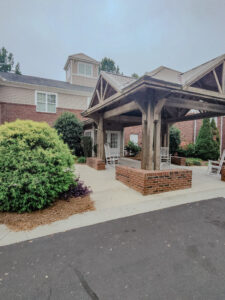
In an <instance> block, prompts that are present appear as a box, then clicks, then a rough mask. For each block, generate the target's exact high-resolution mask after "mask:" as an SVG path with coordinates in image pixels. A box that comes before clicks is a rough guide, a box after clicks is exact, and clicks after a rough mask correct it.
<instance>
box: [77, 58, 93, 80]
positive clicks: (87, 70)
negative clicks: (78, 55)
mask: <svg viewBox="0 0 225 300" xmlns="http://www.w3.org/2000/svg"><path fill="white" fill-rule="evenodd" d="M78 74H79V75H82V76H87V77H92V76H93V66H92V65H91V64H87V63H83V62H78Z"/></svg>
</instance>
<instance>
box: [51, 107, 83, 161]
mask: <svg viewBox="0 0 225 300" xmlns="http://www.w3.org/2000/svg"><path fill="white" fill-rule="evenodd" d="M54 127H55V129H56V130H57V132H58V134H59V135H61V137H62V139H63V141H64V142H65V143H66V144H68V146H69V148H70V149H71V150H72V152H73V153H74V154H75V155H77V156H80V155H82V154H83V151H82V147H81V136H82V134H83V126H82V124H81V122H80V121H79V120H78V119H77V118H76V116H75V115H74V114H73V113H71V112H64V113H62V114H61V116H60V117H59V118H58V119H57V120H56V122H55V124H54Z"/></svg>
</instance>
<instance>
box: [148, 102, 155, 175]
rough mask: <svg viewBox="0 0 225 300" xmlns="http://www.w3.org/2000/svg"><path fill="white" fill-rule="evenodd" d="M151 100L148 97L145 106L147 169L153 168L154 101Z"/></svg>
mask: <svg viewBox="0 0 225 300" xmlns="http://www.w3.org/2000/svg"><path fill="white" fill-rule="evenodd" d="M151 100H153V99H149V101H148V106H147V146H146V151H147V155H146V157H147V161H146V169H147V170H153V137H154V103H153V101H151Z"/></svg>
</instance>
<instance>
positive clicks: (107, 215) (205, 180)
mask: <svg viewBox="0 0 225 300" xmlns="http://www.w3.org/2000/svg"><path fill="white" fill-rule="evenodd" d="M121 163H123V164H126V165H130V166H134V167H138V164H139V162H137V161H132V160H129V159H128V160H127V159H126V160H122V161H121ZM176 168H177V166H176ZM185 168H189V169H192V170H193V186H192V188H191V189H187V190H179V191H174V192H167V193H163V194H158V195H149V196H142V195H141V194H139V193H138V192H136V191H134V190H132V189H130V188H128V187H127V186H125V185H124V184H122V183H120V182H119V181H116V180H115V169H114V168H113V167H107V170H105V171H96V170H94V169H92V168H90V167H88V166H86V165H77V166H76V173H77V174H78V175H80V178H81V179H82V180H83V181H84V182H85V183H86V184H87V185H89V186H91V188H92V190H93V194H92V195H91V197H92V199H93V200H94V202H95V206H96V211H91V212H86V213H83V214H77V215H73V216H71V217H69V218H68V219H66V220H62V221H57V222H54V223H52V224H49V225H43V226H39V227H37V228H35V229H33V230H31V231H20V232H13V231H11V230H9V229H8V228H7V227H6V226H5V225H0V246H3V245H9V244H13V243H16V242H20V241H25V240H29V239H34V238H37V237H41V236H45V235H49V234H53V233H57V232H63V231H66V230H70V229H73V228H78V227H82V226H87V225H92V224H96V223H101V222H105V221H108V220H113V219H118V218H122V217H127V216H131V215H136V214H139V213H144V212H149V211H154V210H158V209H162V208H166V207H170V206H176V205H179V204H184V203H189V202H195V201H200V200H206V199H211V198H216V197H224V195H225V183H224V182H222V181H221V180H220V177H216V176H209V175H207V173H206V167H185Z"/></svg>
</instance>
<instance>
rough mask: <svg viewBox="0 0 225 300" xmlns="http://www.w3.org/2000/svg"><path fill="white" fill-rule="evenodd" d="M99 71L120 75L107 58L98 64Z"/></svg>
mask: <svg viewBox="0 0 225 300" xmlns="http://www.w3.org/2000/svg"><path fill="white" fill-rule="evenodd" d="M99 69H100V71H106V72H111V73H115V74H120V68H119V66H116V64H115V62H114V60H112V59H111V58H109V57H104V58H103V59H102V60H101V62H100V67H99Z"/></svg>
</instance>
